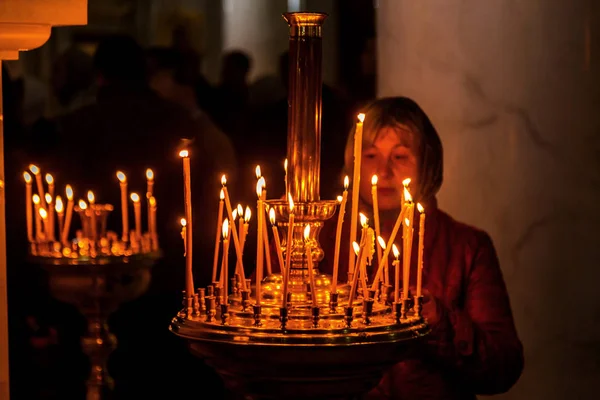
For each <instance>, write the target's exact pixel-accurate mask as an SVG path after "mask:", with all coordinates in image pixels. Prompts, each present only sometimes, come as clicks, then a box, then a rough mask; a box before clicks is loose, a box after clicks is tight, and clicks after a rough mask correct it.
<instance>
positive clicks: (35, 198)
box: [31, 194, 43, 241]
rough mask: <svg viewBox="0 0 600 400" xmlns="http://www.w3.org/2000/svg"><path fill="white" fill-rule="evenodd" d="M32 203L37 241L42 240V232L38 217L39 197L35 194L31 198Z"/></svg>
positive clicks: (40, 221)
mask: <svg viewBox="0 0 600 400" xmlns="http://www.w3.org/2000/svg"><path fill="white" fill-rule="evenodd" d="M31 199H32V201H33V207H34V212H35V240H36V241H39V240H40V239H41V238H42V235H43V232H42V220H41V217H40V204H41V201H40V196H38V195H37V194H34V195H33V196H32V197H31Z"/></svg>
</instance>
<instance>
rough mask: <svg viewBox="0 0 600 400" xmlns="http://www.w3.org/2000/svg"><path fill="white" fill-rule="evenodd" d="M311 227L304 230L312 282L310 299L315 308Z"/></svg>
mask: <svg viewBox="0 0 600 400" xmlns="http://www.w3.org/2000/svg"><path fill="white" fill-rule="evenodd" d="M309 238H310V225H306V228H304V246H305V247H306V260H307V262H308V277H309V281H310V297H311V298H312V305H313V307H316V306H317V285H316V284H315V273H314V271H313V259H312V246H311V245H310V242H309Z"/></svg>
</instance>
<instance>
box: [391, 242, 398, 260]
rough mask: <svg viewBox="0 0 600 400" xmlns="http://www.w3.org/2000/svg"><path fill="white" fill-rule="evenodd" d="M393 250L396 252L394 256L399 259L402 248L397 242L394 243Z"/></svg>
mask: <svg viewBox="0 0 600 400" xmlns="http://www.w3.org/2000/svg"><path fill="white" fill-rule="evenodd" d="M392 252H393V253H394V257H395V258H396V259H397V258H398V257H399V256H400V250H398V248H397V247H396V244H393V245H392Z"/></svg>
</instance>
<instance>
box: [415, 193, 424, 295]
mask: <svg viewBox="0 0 600 400" xmlns="http://www.w3.org/2000/svg"><path fill="white" fill-rule="evenodd" d="M417 210H419V213H420V214H421V215H420V217H419V250H418V251H419V252H418V261H417V297H421V287H422V285H423V246H424V243H423V240H424V238H425V209H424V208H423V206H422V205H421V203H417Z"/></svg>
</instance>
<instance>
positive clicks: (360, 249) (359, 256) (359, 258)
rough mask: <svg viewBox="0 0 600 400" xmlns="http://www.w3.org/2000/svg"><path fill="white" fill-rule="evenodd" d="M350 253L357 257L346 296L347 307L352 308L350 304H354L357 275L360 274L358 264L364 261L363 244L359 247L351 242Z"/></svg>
mask: <svg viewBox="0 0 600 400" xmlns="http://www.w3.org/2000/svg"><path fill="white" fill-rule="evenodd" d="M351 247H352V251H353V252H354V254H355V255H356V256H357V258H356V265H355V267H354V270H355V271H356V273H355V274H354V275H353V276H352V283H351V285H350V295H349V296H348V307H352V303H354V297H356V291H357V290H358V275H359V272H360V264H361V263H362V260H363V259H364V254H363V253H364V248H365V244H364V243H363V244H362V245H359V244H358V243H356V242H352V246H351Z"/></svg>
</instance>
